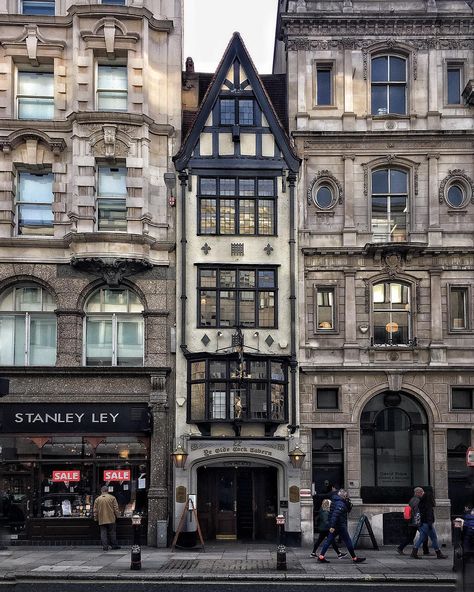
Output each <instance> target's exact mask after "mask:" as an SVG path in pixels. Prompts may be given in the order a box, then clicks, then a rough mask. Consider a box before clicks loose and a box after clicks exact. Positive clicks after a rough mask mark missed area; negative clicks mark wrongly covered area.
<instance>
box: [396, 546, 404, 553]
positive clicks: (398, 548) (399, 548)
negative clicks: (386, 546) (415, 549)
mask: <svg viewBox="0 0 474 592" xmlns="http://www.w3.org/2000/svg"><path fill="white" fill-rule="evenodd" d="M397 553H398V554H399V555H405V553H404V552H403V549H402V548H401V547H397Z"/></svg>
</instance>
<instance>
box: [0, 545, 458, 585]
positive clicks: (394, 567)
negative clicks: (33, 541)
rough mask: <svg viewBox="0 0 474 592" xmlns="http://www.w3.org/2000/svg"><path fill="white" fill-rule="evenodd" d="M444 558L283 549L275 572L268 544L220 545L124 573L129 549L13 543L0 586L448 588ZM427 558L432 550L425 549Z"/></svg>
mask: <svg viewBox="0 0 474 592" xmlns="http://www.w3.org/2000/svg"><path fill="white" fill-rule="evenodd" d="M444 552H445V553H446V554H447V555H448V559H444V560H440V559H437V558H436V556H435V555H434V554H432V555H430V556H422V559H421V560H419V561H416V560H414V559H412V558H410V556H409V555H408V554H407V555H403V556H400V555H398V554H397V553H396V551H395V547H382V548H381V549H380V550H379V551H375V550H372V549H367V550H365V549H364V550H359V551H358V554H359V555H361V556H364V557H366V558H367V561H366V562H365V563H360V564H353V563H352V561H351V559H350V558H349V556H347V557H346V558H344V559H339V560H338V559H337V557H336V556H335V554H334V552H333V551H332V550H330V551H329V552H328V554H327V555H326V558H327V559H328V560H329V561H330V563H327V564H321V563H318V562H317V561H316V559H314V558H312V557H310V555H309V554H310V549H309V548H290V547H288V548H287V571H280V570H277V564H276V545H273V544H271V543H268V544H245V543H236V542H220V543H215V544H209V545H206V547H205V548H204V549H201V548H198V547H197V548H193V549H175V550H174V551H171V550H170V549H169V548H166V549H157V548H154V547H142V552H141V557H142V569H141V570H139V571H131V570H130V547H123V548H122V549H117V550H110V551H107V552H104V551H102V549H101V547H97V546H94V547H92V546H77V547H62V546H14V547H9V548H7V549H6V550H2V551H0V587H1V585H2V584H10V585H11V584H12V583H14V582H16V583H19V582H22V581H28V582H33V581H38V583H39V582H40V581H41V582H45V581H50V582H54V581H55V580H57V581H58V582H59V581H63V582H64V581H65V580H66V581H74V580H77V581H79V580H80V581H84V580H87V581H96V582H100V581H110V580H112V579H113V580H120V581H122V582H125V581H130V582H138V581H142V582H155V581H156V582H165V581H166V582H173V581H175V582H178V581H181V582H186V581H206V582H213V581H214V582H218V581H221V582H225V581H227V582H229V581H236V580H237V581H243V580H247V581H249V580H250V581H252V580H253V581H257V580H258V581H278V580H284V581H289V582H290V581H293V582H326V583H335V582H346V583H354V582H360V583H365V584H369V583H374V584H383V583H385V584H393V583H397V584H409V583H411V584H415V583H419V584H422V583H424V584H427V583H428V584H433V585H440V584H444V585H446V584H448V585H453V587H454V584H455V581H456V578H455V574H454V573H453V571H452V565H453V561H452V549H450V548H448V549H444ZM431 553H433V551H431Z"/></svg>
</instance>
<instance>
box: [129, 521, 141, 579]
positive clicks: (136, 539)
mask: <svg viewBox="0 0 474 592" xmlns="http://www.w3.org/2000/svg"><path fill="white" fill-rule="evenodd" d="M141 523H142V517H141V516H139V515H138V514H135V515H134V516H132V528H133V545H132V556H131V562H130V569H135V570H136V569H141V568H142V549H141V546H140V526H141Z"/></svg>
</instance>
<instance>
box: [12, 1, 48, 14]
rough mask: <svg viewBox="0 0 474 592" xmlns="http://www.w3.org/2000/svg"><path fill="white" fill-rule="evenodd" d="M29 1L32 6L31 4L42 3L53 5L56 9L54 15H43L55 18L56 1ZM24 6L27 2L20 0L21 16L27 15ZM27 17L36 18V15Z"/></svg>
mask: <svg viewBox="0 0 474 592" xmlns="http://www.w3.org/2000/svg"><path fill="white" fill-rule="evenodd" d="M28 1H29V2H30V4H31V3H34V4H40V3H41V4H44V3H47V4H52V5H53V7H54V11H53V14H48V15H43V16H55V15H56V0H36V1H35V0H28ZM24 4H25V0H20V14H25V13H24V12H23V11H24ZM27 16H34V15H27ZM36 16H38V15H36Z"/></svg>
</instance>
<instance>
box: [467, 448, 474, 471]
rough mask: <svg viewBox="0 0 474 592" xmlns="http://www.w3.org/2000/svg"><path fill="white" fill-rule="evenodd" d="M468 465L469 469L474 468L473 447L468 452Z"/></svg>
mask: <svg viewBox="0 0 474 592" xmlns="http://www.w3.org/2000/svg"><path fill="white" fill-rule="evenodd" d="M466 464H467V466H468V467H474V448H473V447H472V446H471V447H470V448H468V449H467V451H466Z"/></svg>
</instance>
